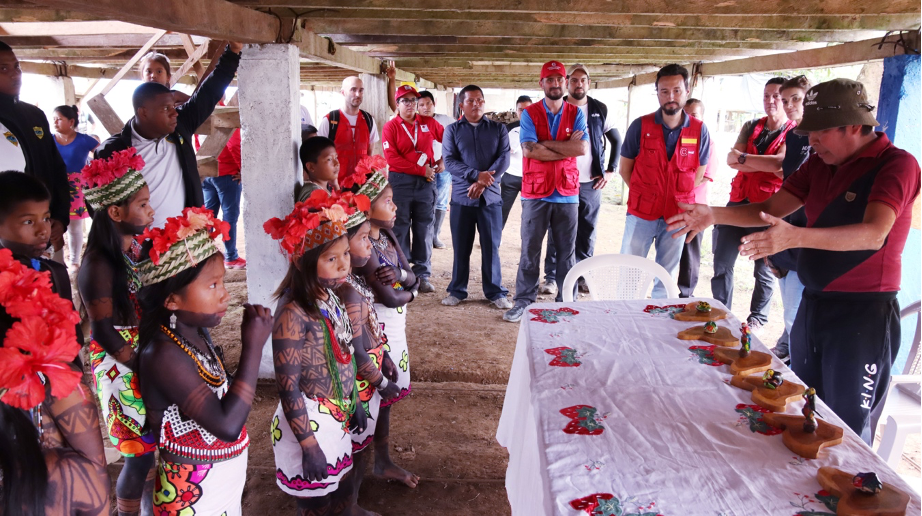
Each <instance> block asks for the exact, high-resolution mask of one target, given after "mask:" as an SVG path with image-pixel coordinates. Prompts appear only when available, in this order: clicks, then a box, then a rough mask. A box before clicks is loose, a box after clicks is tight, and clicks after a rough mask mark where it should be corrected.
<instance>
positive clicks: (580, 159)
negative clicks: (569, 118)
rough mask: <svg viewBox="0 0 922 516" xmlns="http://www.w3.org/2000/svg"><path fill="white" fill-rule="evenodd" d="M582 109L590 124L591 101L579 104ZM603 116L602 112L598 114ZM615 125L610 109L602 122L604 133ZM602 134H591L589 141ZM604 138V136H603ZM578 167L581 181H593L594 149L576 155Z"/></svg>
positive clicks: (603, 167)
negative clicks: (581, 154)
mask: <svg viewBox="0 0 922 516" xmlns="http://www.w3.org/2000/svg"><path fill="white" fill-rule="evenodd" d="M577 107H578V108H579V110H580V111H582V112H583V116H584V117H586V125H587V126H589V103H588V102H587V103H586V104H585V105H583V106H577ZM598 115H599V116H602V115H601V114H598ZM613 127H614V124H612V122H611V111H610V110H609V112H608V116H607V117H606V118H605V121H603V122H602V134H605V133H607V132H608V131H611V129H612V128H613ZM599 136H601V135H595V134H590V135H589V141H590V143H591V142H593V141H595V140H597V139H598V137H599ZM602 137H603V138H604V136H602ZM576 169H577V170H579V182H580V183H588V182H590V181H592V149H591V148H590V150H589V153H588V154H585V155H583V156H577V157H576ZM602 170H605V163H602Z"/></svg>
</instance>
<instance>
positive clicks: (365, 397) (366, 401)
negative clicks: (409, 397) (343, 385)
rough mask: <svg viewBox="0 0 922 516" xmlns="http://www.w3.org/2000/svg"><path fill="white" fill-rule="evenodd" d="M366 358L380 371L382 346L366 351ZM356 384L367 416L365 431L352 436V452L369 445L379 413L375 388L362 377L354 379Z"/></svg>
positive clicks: (382, 358)
mask: <svg viewBox="0 0 922 516" xmlns="http://www.w3.org/2000/svg"><path fill="white" fill-rule="evenodd" d="M368 356H369V357H370V358H371V361H372V362H374V364H375V367H377V368H378V369H381V363H382V362H383V361H384V344H380V345H379V346H378V347H376V348H373V349H370V350H368ZM356 381H357V382H358V390H359V399H360V400H361V401H362V406H363V407H365V414H367V415H368V423H367V425H366V426H365V431H364V432H362V433H360V434H355V433H353V434H352V452H353V453H356V452H360V451H362V450H364V449H365V448H367V447H368V445H369V444H371V441H372V440H374V437H375V427H376V426H377V422H378V413H379V412H381V395H380V394H378V390H377V389H375V386H374V385H372V384H370V383H368V382H367V381H365V379H364V378H362V375H361V374H360V375H358V377H357V378H356Z"/></svg>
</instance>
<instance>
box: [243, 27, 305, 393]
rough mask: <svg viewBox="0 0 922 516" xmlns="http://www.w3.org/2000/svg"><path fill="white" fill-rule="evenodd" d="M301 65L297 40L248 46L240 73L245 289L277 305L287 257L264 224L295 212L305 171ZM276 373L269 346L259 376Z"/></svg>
mask: <svg viewBox="0 0 922 516" xmlns="http://www.w3.org/2000/svg"><path fill="white" fill-rule="evenodd" d="M298 68H299V64H298V49H297V47H295V46H293V45H275V44H272V45H247V47H246V48H245V49H244V51H243V55H242V58H241V60H240V68H239V71H238V73H237V84H238V86H239V88H240V89H239V92H240V93H239V96H240V128H241V136H242V141H241V149H240V154H241V170H240V171H241V174H240V175H241V178H242V180H243V203H242V204H243V206H242V216H241V217H240V221H239V224H242V226H243V227H242V229H243V233H244V234H245V235H246V237H245V240H246V259H247V262H248V264H247V291H248V293H249V302H250V303H254V304H261V305H264V306H268V307H272V308H273V310H274V309H275V302H274V301H273V300H272V293H273V292H275V289H276V288H277V287H278V285H279V283H281V281H282V279H283V278H284V277H285V273H286V272H287V270H288V259H287V258H286V257H285V256H284V255H283V254H282V252H281V251H280V249H279V246H278V243H277V242H276V241H274V240H272V239H271V238H270V237H269V235H267V234H266V233H265V231H263V223H264V222H265V221H267V220H269V219H270V218H272V217H284V216H285V215H287V214H288V213H290V212H291V209H292V208H293V207H294V197H293V195H292V191H293V188H294V183H295V182H296V181H298V180H299V179H300V176H301V174H300V167H299V165H298V145H299V144H300V142H301V119H300V110H299V100H300V94H299V81H300V76H299V70H298ZM238 230H239V228H238ZM274 374H275V370H274V368H273V366H272V346H271V345H267V346H266V347H265V348H264V349H263V356H262V361H261V362H260V365H259V376H260V377H261V378H271V377H274Z"/></svg>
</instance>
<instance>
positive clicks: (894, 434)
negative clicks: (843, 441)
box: [874, 301, 922, 469]
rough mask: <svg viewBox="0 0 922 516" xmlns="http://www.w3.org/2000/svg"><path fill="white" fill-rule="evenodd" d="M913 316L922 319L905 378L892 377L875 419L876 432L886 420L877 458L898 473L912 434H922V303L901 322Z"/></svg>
mask: <svg viewBox="0 0 922 516" xmlns="http://www.w3.org/2000/svg"><path fill="white" fill-rule="evenodd" d="M913 315H917V316H919V317H918V318H917V320H916V334H915V336H914V337H913V339H912V348H910V350H909V357H908V358H907V359H906V367H904V368H903V374H896V375H893V376H891V377H890V386H889V387H888V391H887V396H886V397H885V398H884V400H883V404H882V408H881V410H880V414H875V415H874V416H875V417H874V425H875V430H876V426H877V423H878V422H879V421H881V420H886V426H885V427H884V433H883V435H882V436H881V438H880V446H878V448H877V454H878V455H880V457H881V458H882V459H884V461H886V462H887V464H889V465H890V467H892V468H894V469H896V467H897V466H898V465H899V463H900V458H901V457H902V455H903V447H904V446H905V445H906V438H907V437H908V436H909V435H910V434H917V433H920V432H922V398H920V394H919V392H920V389H922V371H920V364H919V341H920V339H922V302H919V301H916V302H915V303H913V304H911V305H909V306H907V307H906V308H904V309H903V310H902V311H901V312H900V319H905V318H907V317H911V316H913Z"/></svg>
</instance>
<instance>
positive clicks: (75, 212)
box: [67, 171, 90, 220]
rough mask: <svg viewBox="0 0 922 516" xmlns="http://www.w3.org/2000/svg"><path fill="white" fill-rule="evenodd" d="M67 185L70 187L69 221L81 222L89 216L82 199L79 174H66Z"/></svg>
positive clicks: (81, 183) (81, 181) (81, 182)
mask: <svg viewBox="0 0 922 516" xmlns="http://www.w3.org/2000/svg"><path fill="white" fill-rule="evenodd" d="M67 184H68V186H70V220H82V219H85V218H87V217H89V216H90V214H89V212H87V211H86V202H85V201H84V199H83V186H82V185H83V179H81V176H80V172H79V171H78V172H68V173H67Z"/></svg>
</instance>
